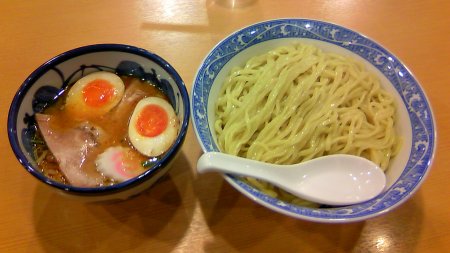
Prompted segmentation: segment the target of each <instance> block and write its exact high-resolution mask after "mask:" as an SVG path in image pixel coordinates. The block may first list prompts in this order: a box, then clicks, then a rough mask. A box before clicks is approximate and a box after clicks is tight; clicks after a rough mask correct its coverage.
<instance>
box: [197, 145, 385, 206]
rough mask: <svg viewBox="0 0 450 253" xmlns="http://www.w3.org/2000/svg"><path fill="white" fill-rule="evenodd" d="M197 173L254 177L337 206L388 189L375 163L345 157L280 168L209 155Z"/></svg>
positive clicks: (373, 195) (202, 158)
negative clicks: (209, 172) (212, 172)
mask: <svg viewBox="0 0 450 253" xmlns="http://www.w3.org/2000/svg"><path fill="white" fill-rule="evenodd" d="M197 171H198V172H200V173H203V172H208V171H215V172H222V173H231V174H236V175H240V176H248V177H254V178H257V179H261V180H264V181H266V182H269V183H271V184H273V185H276V186H277V187H279V188H281V189H283V190H286V191H288V192H290V193H292V194H293V195H295V196H297V197H300V198H302V199H305V200H309V201H313V202H316V203H320V204H327V205H333V206H342V205H351V204H355V203H361V202H365V201H367V200H370V199H372V198H374V197H376V196H377V195H379V194H380V193H381V192H382V191H383V190H384V188H385V186H386V176H385V174H384V172H383V171H382V170H381V169H380V167H378V166H377V165H376V164H375V163H373V162H371V161H369V160H367V159H365V158H362V157H358V156H353V155H343V154H338V155H329V156H323V157H320V158H316V159H312V160H309V161H306V162H303V163H299V164H293V165H278V164H270V163H264V162H260V161H255V160H250V159H245V158H241V157H237V156H233V155H229V154H225V153H220V152H208V153H204V154H203V155H202V156H201V157H200V159H199V160H198V163H197Z"/></svg>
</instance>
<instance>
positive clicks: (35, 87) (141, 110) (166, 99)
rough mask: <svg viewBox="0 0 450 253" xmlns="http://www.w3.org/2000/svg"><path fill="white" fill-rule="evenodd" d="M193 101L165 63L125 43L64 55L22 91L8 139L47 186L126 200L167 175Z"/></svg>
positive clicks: (80, 194) (92, 198) (28, 80)
mask: <svg viewBox="0 0 450 253" xmlns="http://www.w3.org/2000/svg"><path fill="white" fill-rule="evenodd" d="M189 115H190V110H189V97H188V93H187V90H186V87H185V84H184V82H183V80H182V79H181V77H180V75H179V74H178V73H177V71H176V70H175V69H174V68H173V67H172V66H171V65H170V64H169V63H168V62H167V61H165V60H164V59H163V58H162V57H160V56H158V55H157V54H155V53H152V52H150V51H147V50H145V49H141V48H137V47H134V46H130V45H122V44H96V45H88V46H83V47H80V48H76V49H73V50H70V51H67V52H64V53H62V54H60V55H58V56H56V57H54V58H52V59H50V60H48V61H47V62H45V63H44V64H42V65H41V66H40V67H39V68H37V69H36V70H35V71H34V72H33V73H31V74H30V76H29V77H28V78H26V80H25V81H24V82H23V84H22V85H21V86H20V88H19V89H18V91H17V93H16V95H15V96H14V98H13V101H12V103H11V107H10V110H9V115H8V123H7V124H8V136H9V140H10V143H11V147H12V149H13V151H14V153H15V155H16V157H17V159H18V161H19V162H20V163H21V164H22V165H23V167H25V169H26V170H27V171H28V172H29V173H30V174H31V175H33V176H34V177H35V178H37V179H38V180H39V181H41V182H43V183H44V184H46V185H47V186H49V187H51V188H53V189H56V190H58V191H59V192H61V193H64V194H65V195H68V196H74V197H78V198H81V199H84V200H87V201H101V200H112V199H127V198H129V197H130V196H133V195H136V194H138V193H140V192H142V191H143V190H145V189H147V188H149V187H150V186H151V185H153V184H154V183H155V182H156V181H157V180H158V179H159V178H161V177H162V176H163V175H165V174H166V173H167V172H168V170H169V169H170V167H171V163H172V162H173V160H174V159H175V158H176V156H177V154H178V153H179V151H180V149H181V146H182V144H183V142H184V139H185V136H186V132H187V128H188V123H189Z"/></svg>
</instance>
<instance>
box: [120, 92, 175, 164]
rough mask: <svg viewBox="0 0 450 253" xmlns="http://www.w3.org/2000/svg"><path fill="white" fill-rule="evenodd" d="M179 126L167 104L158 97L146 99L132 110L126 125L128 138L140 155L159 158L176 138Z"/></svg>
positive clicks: (173, 112) (170, 107)
mask: <svg viewBox="0 0 450 253" xmlns="http://www.w3.org/2000/svg"><path fill="white" fill-rule="evenodd" d="M179 124H180V123H179V120H178V118H177V115H176V114H175V111H174V110H173V108H172V106H171V105H170V104H169V102H167V101H166V100H164V99H162V98H159V97H147V98H144V99H142V100H141V101H139V103H138V104H137V105H136V107H135V108H134V111H133V114H132V115H131V118H130V122H129V125H128V137H129V138H130V142H131V144H133V146H134V147H135V148H136V149H137V150H138V151H139V152H140V153H141V154H143V155H146V156H159V155H161V154H162V153H164V152H165V151H167V150H168V149H169V148H170V146H171V145H172V143H173V142H174V141H175V139H176V138H177V134H178V128H179Z"/></svg>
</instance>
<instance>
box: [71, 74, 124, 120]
mask: <svg viewBox="0 0 450 253" xmlns="http://www.w3.org/2000/svg"><path fill="white" fill-rule="evenodd" d="M124 90H125V86H124V83H123V81H122V79H120V77H119V76H118V75H116V74H114V73H110V72H106V71H101V72H94V73H91V74H88V75H86V76H84V77H82V78H80V79H79V80H78V81H77V82H76V83H75V84H74V85H73V86H72V87H71V88H70V90H69V93H68V94H67V98H66V105H65V108H66V110H68V111H69V113H70V114H71V115H73V116H74V117H75V118H77V119H90V118H94V117H99V116H101V115H104V114H105V113H107V112H108V111H110V110H111V109H112V108H114V107H115V106H116V105H117V104H118V103H119V102H120V100H121V99H122V97H123V94H124Z"/></svg>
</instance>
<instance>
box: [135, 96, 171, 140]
mask: <svg viewBox="0 0 450 253" xmlns="http://www.w3.org/2000/svg"><path fill="white" fill-rule="evenodd" d="M168 123H169V116H168V115H167V113H166V111H165V110H164V109H163V108H162V107H161V106H159V105H155V104H150V105H147V106H145V107H144V108H142V110H141V112H140V113H139V116H138V118H137V121H136V130H137V131H138V132H139V134H140V135H142V136H146V137H155V136H158V135H159V134H161V133H162V132H164V130H165V129H166V128H167V125H168Z"/></svg>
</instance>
